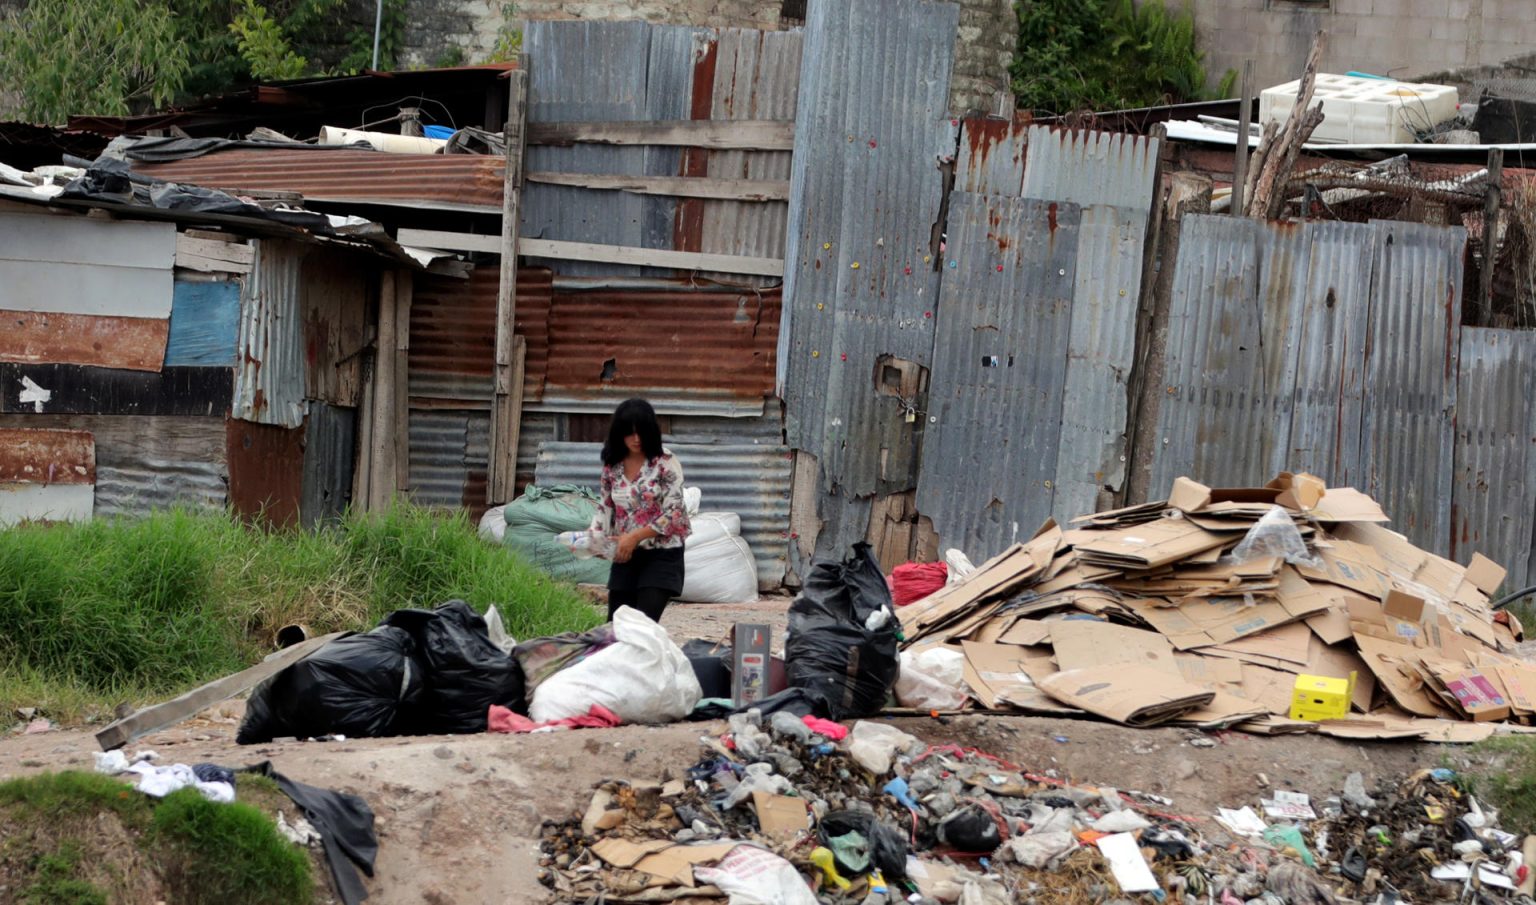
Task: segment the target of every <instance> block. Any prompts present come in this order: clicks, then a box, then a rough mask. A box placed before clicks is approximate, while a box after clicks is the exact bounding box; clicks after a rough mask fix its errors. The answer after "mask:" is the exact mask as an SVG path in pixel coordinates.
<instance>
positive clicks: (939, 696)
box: [896, 647, 970, 710]
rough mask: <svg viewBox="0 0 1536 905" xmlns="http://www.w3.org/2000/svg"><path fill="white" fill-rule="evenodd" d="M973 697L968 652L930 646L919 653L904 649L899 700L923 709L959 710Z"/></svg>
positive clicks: (909, 705) (898, 693)
mask: <svg viewBox="0 0 1536 905" xmlns="http://www.w3.org/2000/svg"><path fill="white" fill-rule="evenodd" d="M969 698H970V694H969V692H968V691H967V690H966V684H965V654H962V653H960V652H959V651H957V650H952V649H950V648H947V647H930V648H928V649H927V650H925V651H923V652H922V653H920V654H916V655H914V654H913V653H912V652H911V651H905V650H904V651H902V652H901V674H900V675H899V676H897V677H896V702H897V703H898V704H900V705H902V706H903V707H916V708H918V709H920V710H959V709H960V708H961V707H963V706H965V702H966V701H967V700H968V699H969Z"/></svg>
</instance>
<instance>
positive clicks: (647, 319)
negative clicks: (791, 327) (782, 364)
mask: <svg viewBox="0 0 1536 905" xmlns="http://www.w3.org/2000/svg"><path fill="white" fill-rule="evenodd" d="M780 297H781V295H780V291H779V290H777V289H764V290H753V289H719V290H710V291H689V290H678V291H668V290H658V291H647V290H604V291H593V292H570V293H567V292H556V293H555V296H554V304H553V306H552V307H551V308H550V317H549V371H548V378H547V382H546V389H545V392H546V397H547V398H546V400H545V404H546V406H547V405H549V403H550V398H549V397H556V398H562V399H580V400H586V401H589V402H596V403H598V408H599V410H601V409H602V408H605V407H606V408H611V407H612V406H613V405H616V404H617V403H618V402H621V401H623V400H624V399H625V398H628V397H629V396H635V395H643V396H647V397H648V398H650V399H651V400H652V402H653V403H655V404H657V405H658V406H660V407H661V408H662V409H665V410H672V409H675V408H678V407H679V406H683V405H684V403H685V401H686V400H695V401H699V402H703V401H709V400H715V401H717V402H719V403H721V404H723V405H725V406H726V407H727V408H729V409H731V410H732V411H733V413H734V412H735V411H736V410H740V411H748V410H751V411H755V412H758V413H760V412H761V411H762V408H763V399H764V397H766V396H770V395H772V393H773V370H774V351H775V348H776V346H777V344H778V325H779V308H780ZM743 403H745V405H743ZM588 408H589V407H588ZM583 410H587V408H584V409H583ZM700 413H707V412H704V411H702V410H701V411H700Z"/></svg>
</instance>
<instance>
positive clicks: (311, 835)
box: [277, 811, 320, 847]
mask: <svg viewBox="0 0 1536 905" xmlns="http://www.w3.org/2000/svg"><path fill="white" fill-rule="evenodd" d="M277 831H278V832H279V833H281V834H282V835H283V838H284V839H287V840H288V841H289V842H292V843H293V844H294V845H302V846H306V847H307V846H312V845H318V844H319V843H320V832H319V831H318V830H316V829H315V828H314V826H313V825H311V824H310V822H309V821H308V820H305V819H304V818H303V817H296V818H294V821H293V823H289V822H288V820H287V818H285V817H284V816H283V812H282V811H278V812H277Z"/></svg>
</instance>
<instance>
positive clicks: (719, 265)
mask: <svg viewBox="0 0 1536 905" xmlns="http://www.w3.org/2000/svg"><path fill="white" fill-rule="evenodd" d="M517 250H518V251H519V252H520V253H522V254H525V255H527V256H529V257H533V258H554V259H557V260H565V261H600V262H603V263H607V264H634V265H637V266H640V267H667V268H673V269H676V270H707V271H717V272H719V273H745V274H753V275H756V276H769V277H782V276H783V275H784V260H783V259H782V258H750V257H747V256H745V255H716V254H705V253H701V252H696V251H666V250H663V249H654V248H635V247H633V246H628V245H597V244H594V243H592V242H561V241H557V240H554V239H523V240H521V241H519V242H518V243H517Z"/></svg>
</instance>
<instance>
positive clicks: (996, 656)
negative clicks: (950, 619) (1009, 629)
mask: <svg viewBox="0 0 1536 905" xmlns="http://www.w3.org/2000/svg"><path fill="white" fill-rule="evenodd" d="M961 648H962V649H963V650H964V651H965V666H964V675H965V682H966V684H967V685H969V686H970V687H971V692H972V694H973V695H975V697H976V699H977V700H978V701H980V702H981V704H982V706H983V707H986V708H987V709H988V710H998V709H1001V708H1004V707H1017V708H1019V709H1021V710H1027V711H1030V712H1034V713H1057V714H1078V713H1081V712H1082V711H1081V710H1078V709H1077V708H1074V707H1070V706H1066V705H1064V704H1061V703H1059V702H1058V701H1056V700H1055V699H1054V698H1052V697H1050V696H1049V695H1047V694H1045V693H1044V692H1043V691H1041V690H1040V689H1039V688H1038V687H1036V684H1035V679H1034V678H1032V676H1047V675H1050V674H1052V673H1054V672H1055V670H1056V667H1055V665H1054V664H1053V663H1052V661H1051V657H1050V654H1049V653H1048V652H1045V650H1044V649H1043V648H1033V649H1032V648H1027V647H1018V646H1015V645H1011V644H982V643H979V642H976V641H963V642H961Z"/></svg>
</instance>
